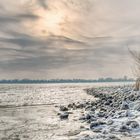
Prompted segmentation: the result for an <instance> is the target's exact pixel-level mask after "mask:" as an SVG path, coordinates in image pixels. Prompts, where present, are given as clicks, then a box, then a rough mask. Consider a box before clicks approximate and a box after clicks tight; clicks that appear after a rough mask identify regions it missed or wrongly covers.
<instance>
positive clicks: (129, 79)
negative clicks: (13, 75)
mask: <svg viewBox="0 0 140 140" xmlns="http://www.w3.org/2000/svg"><path fill="white" fill-rule="evenodd" d="M133 81H134V79H133V78H127V77H126V76H124V78H118V79H115V78H110V77H108V78H99V79H95V80H85V79H51V80H31V79H21V80H19V79H14V80H0V83H5V84H7V83H8V84H16V83H19V84H25V83H27V84H28V83H34V84H36V83H37V84H39V83H97V82H133Z"/></svg>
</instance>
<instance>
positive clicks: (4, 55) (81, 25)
mask: <svg viewBox="0 0 140 140" xmlns="http://www.w3.org/2000/svg"><path fill="white" fill-rule="evenodd" d="M29 2H30V3H29ZM8 3H9V4H8ZM139 4H140V2H139V1H138V0H134V1H131V0H127V1H126V0H123V1H122V0H117V1H116V0H108V1H104V0H98V1H97V0H76V1H75V0H59V1H58V0H32V2H31V1H27V0H26V1H24V2H23V3H21V2H19V1H16V2H13V1H11V0H6V1H1V2H0V7H1V9H0V25H1V26H0V57H1V60H0V74H1V77H2V78H29V77H31V78H40V79H41V78H87V79H88V78H94V77H101V76H106V77H107V76H113V77H120V76H123V75H125V74H127V75H129V76H132V73H131V70H130V67H131V66H130V62H131V57H130V54H129V52H128V48H131V49H134V48H135V47H136V48H139V44H140V35H139V31H140V27H139V23H140V19H139V17H138V16H137V15H139V14H140V10H139ZM42 11H43V12H42ZM43 14H44V15H43ZM52 14H53V15H52ZM54 14H55V16H54ZM57 14H58V16H59V18H57V16H56V15H57ZM47 16H50V17H49V18H48V17H47ZM52 17H53V18H52ZM49 20H51V21H49ZM47 22H49V23H54V24H53V25H54V26H56V24H57V26H56V27H51V28H48V26H47V25H48V24H47ZM54 29H56V30H54ZM43 31H44V32H43ZM120 62H121V63H120Z"/></svg>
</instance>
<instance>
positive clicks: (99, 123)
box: [90, 121, 106, 129]
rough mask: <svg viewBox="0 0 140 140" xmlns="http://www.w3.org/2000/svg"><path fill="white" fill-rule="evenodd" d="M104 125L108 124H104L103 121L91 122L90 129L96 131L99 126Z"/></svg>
mask: <svg viewBox="0 0 140 140" xmlns="http://www.w3.org/2000/svg"><path fill="white" fill-rule="evenodd" d="M104 124H106V123H105V122H103V121H94V122H91V124H90V129H94V128H95V127H97V126H100V125H104Z"/></svg>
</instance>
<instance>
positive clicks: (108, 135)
mask: <svg viewBox="0 0 140 140" xmlns="http://www.w3.org/2000/svg"><path fill="white" fill-rule="evenodd" d="M86 92H87V93H88V94H90V95H93V96H94V97H95V98H96V100H94V101H92V100H91V101H90V102H86V103H76V104H69V105H68V107H69V108H84V109H85V112H84V113H83V115H82V116H81V117H80V120H81V121H83V122H86V123H87V124H88V128H89V132H91V133H90V134H88V135H85V136H84V137H81V138H79V139H81V140H122V139H123V140H124V139H126V140H139V139H140V92H139V91H134V90H133V87H132V86H123V87H104V88H90V89H86ZM61 108H62V107H61ZM88 128H86V130H88Z"/></svg>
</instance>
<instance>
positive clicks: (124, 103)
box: [121, 102, 129, 110]
mask: <svg viewBox="0 0 140 140" xmlns="http://www.w3.org/2000/svg"><path fill="white" fill-rule="evenodd" d="M127 109H129V105H128V103H126V102H123V103H122V105H121V110H127Z"/></svg>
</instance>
